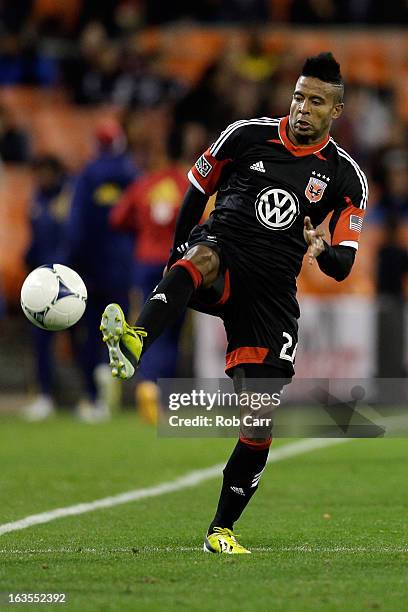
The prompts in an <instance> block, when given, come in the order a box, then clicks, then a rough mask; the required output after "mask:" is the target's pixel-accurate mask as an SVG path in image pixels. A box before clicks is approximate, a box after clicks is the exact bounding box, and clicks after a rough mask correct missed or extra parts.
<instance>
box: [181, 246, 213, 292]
mask: <svg viewBox="0 0 408 612" xmlns="http://www.w3.org/2000/svg"><path fill="white" fill-rule="evenodd" d="M184 259H187V260H188V261H191V263H192V264H194V266H195V267H196V268H197V269H198V270H199V271H200V272H201V274H202V276H203V286H204V287H208V286H209V285H211V284H212V283H213V282H214V281H215V279H216V278H217V276H218V272H219V269H220V258H219V256H218V253H216V252H215V251H213V249H210V248H209V247H207V246H205V245H203V244H198V245H196V246H194V247H193V248H192V249H190V250H189V251H188V252H187V253H186V254H185V255H184Z"/></svg>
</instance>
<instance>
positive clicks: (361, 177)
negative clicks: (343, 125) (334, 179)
mask: <svg viewBox="0 0 408 612" xmlns="http://www.w3.org/2000/svg"><path fill="white" fill-rule="evenodd" d="M339 155H340V156H341V157H343V158H344V159H347V161H349V162H350V164H351V165H352V166H353V168H354V169H355V171H356V174H357V176H358V178H359V181H360V184H361V187H362V192H363V195H362V198H361V202H360V208H363V209H365V208H367V199H368V184H367V179H366V177H365V174H364V173H363V172H362V170H361V169H360V168H359V166H358V165H357V164H356V162H355V161H354V160H353V159H352V158H351V157H350V156H348V155H345V154H344V153H342V152H340V149H339Z"/></svg>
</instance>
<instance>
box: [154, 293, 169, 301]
mask: <svg viewBox="0 0 408 612" xmlns="http://www.w3.org/2000/svg"><path fill="white" fill-rule="evenodd" d="M152 300H161V301H162V302H164V303H165V304H167V298H166V296H165V294H164V293H156V294H155V295H153V296H152V297H151V298H150V301H152Z"/></svg>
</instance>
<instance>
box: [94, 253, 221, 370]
mask: <svg viewBox="0 0 408 612" xmlns="http://www.w3.org/2000/svg"><path fill="white" fill-rule="evenodd" d="M219 267H220V259H219V256H218V253H216V252H215V250H213V249H212V248H210V247H208V246H206V245H203V244H197V245H195V246H193V247H192V248H191V249H190V250H189V251H188V252H187V253H186V255H185V256H184V257H183V259H179V260H178V261H177V262H176V263H175V264H174V265H173V266H172V268H171V269H170V270H169V272H168V273H167V274H166V276H165V277H164V278H163V279H162V280H161V281H160V283H159V284H158V285H157V287H155V289H154V290H153V293H152V294H151V296H150V297H149V299H148V300H147V302H146V303H145V305H144V306H143V308H142V311H141V313H140V315H139V318H138V320H137V321H136V324H135V326H130V325H128V324H127V322H126V320H125V317H124V314H123V312H122V310H121V308H120V307H119V306H118V305H117V304H110V305H109V306H108V307H107V308H106V309H105V312H104V313H103V315H102V322H101V330H102V332H103V340H104V342H106V344H107V346H108V349H109V357H110V366H111V368H112V374H113V375H114V376H120V377H121V378H130V377H131V376H132V375H133V373H134V371H135V368H136V367H137V365H138V363H139V361H140V358H141V355H142V351H146V350H147V349H148V348H149V346H150V345H151V344H152V342H154V340H155V339H156V338H157V337H158V336H160V334H161V333H162V332H163V331H164V329H165V328H166V327H168V326H169V325H172V324H173V323H174V322H175V321H177V319H178V318H179V317H180V315H181V314H182V313H183V312H184V311H185V309H186V308H187V305H188V303H189V301H190V299H191V297H192V295H193V293H194V292H195V291H196V290H197V289H199V288H200V287H207V286H210V285H211V283H213V282H214V280H215V279H216V278H217V275H218V272H219Z"/></svg>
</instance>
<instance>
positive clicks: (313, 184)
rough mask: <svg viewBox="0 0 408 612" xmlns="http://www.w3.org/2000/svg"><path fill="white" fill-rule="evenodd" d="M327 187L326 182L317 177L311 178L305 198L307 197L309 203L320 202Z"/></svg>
mask: <svg viewBox="0 0 408 612" xmlns="http://www.w3.org/2000/svg"><path fill="white" fill-rule="evenodd" d="M313 174H314V173H313ZM324 178H326V177H324ZM327 178H328V177H327ZM328 180H330V179H328ZM326 187H327V183H325V181H322V180H321V179H320V178H317V177H316V176H311V177H310V179H309V182H308V184H307V186H306V189H305V196H306V197H307V199H308V200H309V202H318V201H319V200H321V199H322V197H323V194H324V190H325V189H326Z"/></svg>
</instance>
